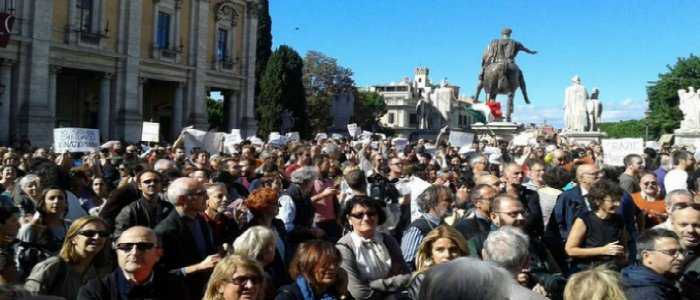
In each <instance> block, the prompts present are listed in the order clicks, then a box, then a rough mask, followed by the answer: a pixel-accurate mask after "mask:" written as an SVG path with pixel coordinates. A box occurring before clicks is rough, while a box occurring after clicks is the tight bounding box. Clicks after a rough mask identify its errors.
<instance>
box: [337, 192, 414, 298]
mask: <svg viewBox="0 0 700 300" xmlns="http://www.w3.org/2000/svg"><path fill="white" fill-rule="evenodd" d="M382 205H383V203H381V202H379V201H377V200H373V199H371V198H369V197H367V196H366V195H355V196H354V197H353V198H351V199H350V200H348V201H347V203H346V204H345V209H344V212H345V215H344V216H343V223H344V224H349V225H350V226H351V227H352V231H351V232H349V233H347V234H346V235H345V236H343V237H342V238H340V240H339V241H338V243H337V244H336V247H337V248H338V250H340V253H341V256H342V257H343V259H342V264H341V267H342V268H343V269H344V270H345V272H347V274H348V291H349V292H350V294H351V295H352V297H353V298H355V299H384V298H386V297H392V296H396V294H398V293H399V292H401V291H403V290H405V289H406V287H407V286H408V284H409V282H410V280H411V274H410V273H409V269H408V266H407V265H406V262H405V261H404V259H403V256H402V255H401V248H400V247H399V244H398V242H396V240H395V239H394V238H393V237H392V236H391V235H389V234H386V233H382V232H379V231H378V230H377V227H378V226H379V225H381V224H382V223H384V221H385V220H386V214H385V212H384V210H383V209H382Z"/></svg>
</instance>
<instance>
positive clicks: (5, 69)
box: [0, 60, 12, 145]
mask: <svg viewBox="0 0 700 300" xmlns="http://www.w3.org/2000/svg"><path fill="white" fill-rule="evenodd" d="M11 91H12V64H11V63H10V62H9V61H6V60H0V144H5V145H9V144H10V126H11V122H10V117H11V114H10V110H11V109H12V105H11V99H12V98H11V97H10V96H11V94H12V93H11Z"/></svg>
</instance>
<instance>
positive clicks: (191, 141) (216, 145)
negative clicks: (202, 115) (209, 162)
mask: <svg viewBox="0 0 700 300" xmlns="http://www.w3.org/2000/svg"><path fill="white" fill-rule="evenodd" d="M225 135H226V134H225V133H223V132H206V131H202V130H197V129H193V128H187V129H184V130H183V131H182V137H183V139H184V142H185V151H186V152H187V153H191V152H192V149H193V148H195V147H196V148H200V149H202V150H204V151H207V152H209V153H210V154H218V153H219V152H221V150H222V148H223V145H224V136H225Z"/></svg>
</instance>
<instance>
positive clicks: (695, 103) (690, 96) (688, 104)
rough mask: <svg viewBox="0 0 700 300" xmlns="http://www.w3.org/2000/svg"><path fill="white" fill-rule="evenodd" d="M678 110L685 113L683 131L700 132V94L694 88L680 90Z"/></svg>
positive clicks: (682, 124)
mask: <svg viewBox="0 0 700 300" xmlns="http://www.w3.org/2000/svg"><path fill="white" fill-rule="evenodd" d="M678 99H679V100H680V101H679V103H678V108H679V109H680V110H681V112H683V121H681V128H680V130H681V131H700V94H698V93H697V92H696V91H695V88H694V87H692V86H691V87H688V90H685V89H680V90H678Z"/></svg>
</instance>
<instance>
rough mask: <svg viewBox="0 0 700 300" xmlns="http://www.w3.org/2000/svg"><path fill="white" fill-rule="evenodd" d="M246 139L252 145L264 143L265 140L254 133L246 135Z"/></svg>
mask: <svg viewBox="0 0 700 300" xmlns="http://www.w3.org/2000/svg"><path fill="white" fill-rule="evenodd" d="M246 140H249V141H250V143H251V144H253V145H257V146H262V145H265V142H264V141H263V140H262V139H260V138H259V137H257V136H254V135H252V136H249V137H247V138H246Z"/></svg>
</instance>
